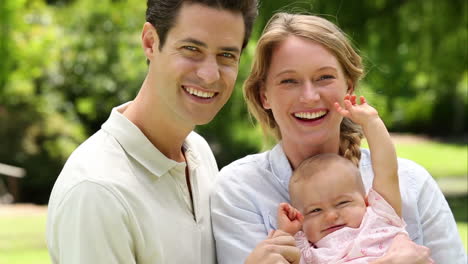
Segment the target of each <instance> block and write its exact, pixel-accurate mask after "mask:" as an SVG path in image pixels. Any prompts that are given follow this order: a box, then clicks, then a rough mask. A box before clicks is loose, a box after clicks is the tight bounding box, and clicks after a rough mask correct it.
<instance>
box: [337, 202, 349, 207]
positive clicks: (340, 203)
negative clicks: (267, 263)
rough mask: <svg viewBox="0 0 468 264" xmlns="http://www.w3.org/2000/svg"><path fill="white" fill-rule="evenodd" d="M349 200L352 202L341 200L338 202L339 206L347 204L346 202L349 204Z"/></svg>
mask: <svg viewBox="0 0 468 264" xmlns="http://www.w3.org/2000/svg"><path fill="white" fill-rule="evenodd" d="M349 202H350V201H341V202H339V203H338V206H339V205H346V204H348V203H349Z"/></svg>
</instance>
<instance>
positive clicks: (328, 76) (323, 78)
mask: <svg viewBox="0 0 468 264" xmlns="http://www.w3.org/2000/svg"><path fill="white" fill-rule="evenodd" d="M330 79H335V76H333V75H327V74H325V75H322V76H320V77H319V78H318V79H317V81H323V80H330Z"/></svg>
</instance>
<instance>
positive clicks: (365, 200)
mask: <svg viewBox="0 0 468 264" xmlns="http://www.w3.org/2000/svg"><path fill="white" fill-rule="evenodd" d="M364 202H365V203H366V206H369V201H368V199H367V195H366V196H365V197H364Z"/></svg>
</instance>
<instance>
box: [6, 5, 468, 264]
mask: <svg viewBox="0 0 468 264" xmlns="http://www.w3.org/2000/svg"><path fill="white" fill-rule="evenodd" d="M145 8H146V1H143V0H99V1H96V0H47V1H46V0H1V1H0V163H5V164H9V165H14V166H18V167H21V168H24V169H25V170H26V176H25V177H24V178H22V179H20V180H19V181H17V184H18V189H19V191H20V192H19V193H17V194H16V202H18V203H32V204H37V205H46V204H47V201H48V198H49V194H50V191H51V188H52V186H53V183H54V181H55V179H56V177H57V176H58V174H59V172H60V170H61V168H62V166H63V164H64V162H65V161H66V159H67V158H68V156H69V155H70V154H71V152H72V151H73V150H74V149H75V148H76V147H77V146H78V145H79V144H80V143H81V142H83V141H84V140H85V139H86V138H87V137H89V136H90V135H91V134H93V133H94V132H96V131H97V130H98V129H99V128H100V126H101V124H102V123H103V122H104V121H105V120H106V119H107V117H108V115H109V113H110V111H111V109H112V107H114V106H117V105H119V104H122V103H124V102H126V101H129V100H132V99H133V98H134V96H135V95H136V93H137V91H138V89H139V88H140V85H141V83H142V81H143V79H144V77H145V74H146V68H147V65H146V60H145V57H144V54H143V51H142V49H141V46H140V32H141V29H142V25H143V23H144V22H145V20H144V17H145V15H144V13H145ZM467 9H468V4H467V1H465V0H449V1H439V0H411V1H408V0H353V1H350V0H336V1H332V0H330V1H324V0H322V1H320V0H301V1H287V0H263V1H260V11H259V17H258V19H257V20H256V23H255V28H254V31H253V35H252V39H251V41H250V43H249V45H248V46H247V48H246V49H245V50H244V52H243V56H242V58H241V64H240V72H239V76H238V81H237V85H236V89H235V91H234V92H233V96H232V98H231V99H230V101H229V102H228V103H227V104H226V106H225V107H224V108H223V109H222V110H221V112H220V113H219V114H218V116H217V117H216V118H215V119H214V120H213V121H212V122H211V123H210V124H208V125H205V126H200V127H198V128H197V131H198V132H199V133H200V134H202V135H203V136H204V137H205V138H206V139H207V140H208V142H209V143H210V145H211V147H212V149H213V151H214V153H215V156H216V158H217V161H218V166H219V167H220V168H222V167H223V166H225V165H227V164H228V163H230V162H231V161H233V160H235V159H238V158H240V157H243V156H245V155H247V154H252V153H256V152H259V151H262V150H265V149H267V148H268V147H269V146H268V144H264V143H265V140H264V137H263V135H262V134H261V130H260V128H258V127H256V126H255V123H254V122H253V121H252V119H251V118H250V117H249V115H248V113H247V110H246V105H245V103H244V101H243V99H242V90H241V86H242V83H243V81H244V80H245V78H246V76H247V75H248V73H249V71H250V64H251V60H252V57H253V53H254V49H255V45H256V41H257V39H258V37H259V35H260V34H261V31H262V29H263V27H264V25H265V24H266V22H267V21H268V19H269V18H270V17H271V15H272V14H273V13H274V12H277V11H289V12H301V13H311V14H317V15H321V16H323V17H325V18H327V19H329V20H331V21H333V22H334V23H336V24H338V25H339V26H340V27H341V28H342V29H343V30H344V31H345V32H346V33H347V35H348V36H349V37H350V38H351V39H352V42H353V44H354V46H355V47H356V48H358V49H359V50H360V54H361V55H362V57H363V59H364V63H365V66H366V73H367V74H366V77H365V79H364V80H363V81H362V82H361V83H360V86H359V89H360V90H359V93H360V94H363V95H365V96H366V97H367V99H368V101H369V102H371V104H372V105H374V106H375V107H376V108H377V109H378V110H379V113H380V115H381V116H382V118H383V119H384V121H385V123H386V125H387V127H388V128H389V130H390V131H391V132H392V135H395V140H396V143H397V152H398V154H399V156H401V157H406V158H410V159H413V160H415V161H417V162H418V163H420V164H422V165H423V166H424V167H426V168H427V169H428V170H429V172H430V173H431V174H432V175H433V176H434V178H436V179H437V180H440V182H441V185H443V186H444V188H443V189H444V193H445V194H446V196H447V198H448V200H449V203H450V205H451V207H452V209H453V211H454V214H455V217H456V220H457V223H458V225H459V229H460V235H461V236H462V239H463V240H464V243H465V246H466V243H467V242H466V241H467V237H466V236H467V224H466V223H467V222H468V216H467V211H468V207H467V206H468V205H467V195H466V189H467V181H466V178H467V159H468V157H467V145H466V143H467V141H468V136H467V121H468V120H467V113H468V67H467V62H468V60H467V54H468V51H467V47H468V45H467V44H468V42H467V37H468V34H467V30H468V20H467ZM401 135H404V136H401ZM2 177H3V178H2ZM444 179H447V181H444ZM0 180H4V181H6V180H5V176H1V175H0ZM452 180H453V181H452ZM451 182H454V184H452V183H451ZM446 185H447V186H448V187H445V186H446ZM3 208H9V209H8V210H3V212H4V213H3V214H2V211H1V210H0V264H3V263H9V264H10V263H49V262H48V257H47V252H46V249H45V242H44V237H43V234H44V225H45V224H44V223H45V214H43V213H42V214H41V213H37V214H36V213H34V214H33V215H26V216H24V215H22V214H21V213H20V214H19V215H18V214H10V213H8V212H7V211H10V212H12V211H13V209H10V208H12V207H3ZM5 212H6V213H5Z"/></svg>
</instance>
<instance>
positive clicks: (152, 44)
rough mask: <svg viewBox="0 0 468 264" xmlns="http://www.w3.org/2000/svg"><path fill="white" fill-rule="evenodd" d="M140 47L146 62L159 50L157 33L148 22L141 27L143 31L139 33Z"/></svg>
mask: <svg viewBox="0 0 468 264" xmlns="http://www.w3.org/2000/svg"><path fill="white" fill-rule="evenodd" d="M141 45H142V47H143V51H144V52H145V56H146V58H147V59H148V60H151V59H152V58H153V55H154V53H155V52H156V51H158V49H159V36H158V33H157V32H156V28H154V26H153V25H152V24H151V23H149V22H146V23H145V24H144V25H143V30H142V32H141Z"/></svg>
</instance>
